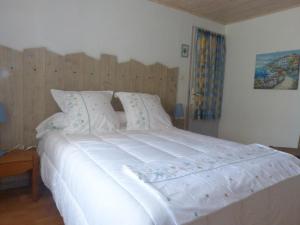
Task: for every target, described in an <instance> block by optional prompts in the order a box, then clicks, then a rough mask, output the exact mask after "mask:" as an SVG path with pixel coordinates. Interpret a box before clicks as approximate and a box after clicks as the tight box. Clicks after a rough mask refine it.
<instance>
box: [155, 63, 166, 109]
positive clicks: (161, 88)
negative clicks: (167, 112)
mask: <svg viewBox="0 0 300 225" xmlns="http://www.w3.org/2000/svg"><path fill="white" fill-rule="evenodd" d="M167 71H168V67H166V66H164V65H162V64H160V63H156V64H154V65H151V73H152V74H153V81H152V84H151V85H152V87H154V94H156V95H158V96H160V99H161V102H162V105H163V106H165V105H166V99H167V98H166V96H167V91H168V90H167V88H166V87H167ZM158 84H159V85H158Z"/></svg>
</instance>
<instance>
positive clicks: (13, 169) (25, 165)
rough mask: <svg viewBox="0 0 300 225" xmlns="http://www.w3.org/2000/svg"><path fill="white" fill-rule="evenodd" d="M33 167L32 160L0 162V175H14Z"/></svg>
mask: <svg viewBox="0 0 300 225" xmlns="http://www.w3.org/2000/svg"><path fill="white" fill-rule="evenodd" d="M32 169H33V163H32V161H24V162H10V163H4V164H0V177H7V176H16V175H18V174H21V173H25V172H27V171H29V170H32Z"/></svg>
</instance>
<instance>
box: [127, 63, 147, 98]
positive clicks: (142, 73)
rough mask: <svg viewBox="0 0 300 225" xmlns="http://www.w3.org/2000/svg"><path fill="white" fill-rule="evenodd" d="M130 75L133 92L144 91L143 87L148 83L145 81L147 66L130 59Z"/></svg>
mask: <svg viewBox="0 0 300 225" xmlns="http://www.w3.org/2000/svg"><path fill="white" fill-rule="evenodd" d="M129 63H130V70H129V71H130V77H131V79H132V83H133V89H132V90H131V91H135V92H145V87H146V86H147V85H148V84H147V83H146V82H145V81H146V77H147V67H146V66H145V65H144V64H143V63H141V62H138V61H136V60H130V62H129Z"/></svg>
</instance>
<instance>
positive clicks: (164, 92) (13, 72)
mask: <svg viewBox="0 0 300 225" xmlns="http://www.w3.org/2000/svg"><path fill="white" fill-rule="evenodd" d="M1 73H2V76H3V75H9V76H7V77H5V78H3V77H2V78H1V76H0V102H2V103H3V104H4V105H5V107H6V109H7V112H8V116H9V121H8V122H7V123H6V124H4V125H2V124H1V125H0V146H1V147H4V148H11V147H13V146H15V145H17V144H23V145H25V146H30V145H35V144H36V139H35V135H36V132H35V128H36V126H37V125H38V124H39V123H40V122H41V121H43V120H44V119H45V118H47V117H49V116H50V115H52V114H53V113H55V112H58V111H59V109H58V107H57V105H56V103H55V102H54V101H53V99H52V97H51V95H50V91H49V90H50V89H53V88H56V89H62V90H74V91H80V90H114V91H130V92H143V93H150V94H157V95H159V96H160V98H161V100H162V104H163V106H164V108H165V109H166V111H167V112H168V113H172V112H173V109H174V107H175V104H176V93H177V80H178V68H168V67H166V66H164V65H162V64H160V63H156V64H153V65H144V64H143V63H141V62H138V61H135V60H130V61H128V62H121V63H119V62H118V60H117V57H116V56H112V55H106V54H105V55H101V58H100V59H95V58H92V57H89V56H87V55H85V54H84V53H73V54H68V55H65V56H63V55H59V54H57V53H54V52H51V51H49V50H47V49H46V48H31V49H25V50H24V51H17V50H14V49H11V48H7V47H4V46H0V75H1ZM112 103H113V106H114V108H115V109H116V110H122V107H121V104H120V102H119V101H118V100H116V99H114V100H113V101H112Z"/></svg>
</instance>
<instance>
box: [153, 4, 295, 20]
mask: <svg viewBox="0 0 300 225" xmlns="http://www.w3.org/2000/svg"><path fill="white" fill-rule="evenodd" d="M150 1H153V2H157V3H160V4H163V5H166V6H169V7H172V8H176V9H180V10H184V11H187V12H189V13H192V14H194V15H197V16H201V17H205V18H207V19H210V20H213V21H216V22H219V23H222V24H229V23H234V22H238V21H242V20H246V19H250V18H254V17H258V16H262V15H266V14H270V13H274V12H278V11H282V10H285V9H289V8H294V7H297V6H300V0H150Z"/></svg>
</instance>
